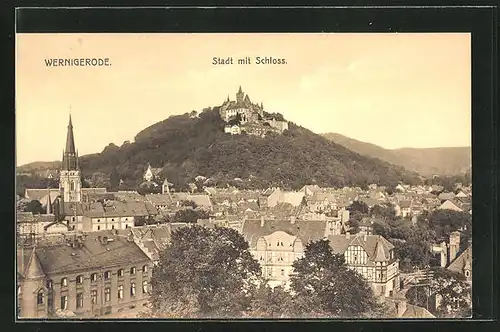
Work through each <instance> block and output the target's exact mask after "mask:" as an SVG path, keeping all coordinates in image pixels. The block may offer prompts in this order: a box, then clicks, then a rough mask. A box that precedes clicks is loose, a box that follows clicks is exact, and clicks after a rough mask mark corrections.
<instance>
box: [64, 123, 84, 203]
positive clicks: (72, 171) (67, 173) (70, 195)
mask: <svg viewBox="0 0 500 332" xmlns="http://www.w3.org/2000/svg"><path fill="white" fill-rule="evenodd" d="M59 190H60V191H61V197H62V198H63V202H80V201H81V191H82V181H81V178H80V168H79V167H78V152H77V151H76V150H75V138H74V136H73V124H72V123H71V115H70V116H69V124H68V134H67V136H66V149H65V150H64V151H63V160H62V168H61V173H60V177H59Z"/></svg>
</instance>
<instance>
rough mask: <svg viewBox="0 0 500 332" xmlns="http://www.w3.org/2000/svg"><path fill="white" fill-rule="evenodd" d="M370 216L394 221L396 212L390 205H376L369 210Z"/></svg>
mask: <svg viewBox="0 0 500 332" xmlns="http://www.w3.org/2000/svg"><path fill="white" fill-rule="evenodd" d="M370 216H373V217H380V218H383V219H385V220H394V219H396V210H395V209H394V206H392V205H391V204H377V205H374V206H373V207H372V208H371V210H370Z"/></svg>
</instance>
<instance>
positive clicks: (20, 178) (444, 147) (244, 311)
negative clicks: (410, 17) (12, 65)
mask: <svg viewBox="0 0 500 332" xmlns="http://www.w3.org/2000/svg"><path fill="white" fill-rule="evenodd" d="M16 162H17V164H16V193H17V199H16V207H17V212H16V214H17V218H16V227H17V228H16V229H17V239H16V245H17V257H16V264H17V274H16V275H17V278H16V279H17V319H20V320H22V319H26V318H34V319H49V320H50V319H61V318H64V319H83V320H85V319H100V320H105V319H122V318H133V319H145V318H160V319H166V318H168V319H178V318H191V319H206V318H218V319H236V318H248V319H289V318H304V319H311V318H331V319H358V318H376V319H400V318H401V319H407V318H411V319H425V318H437V319H439V318H470V317H471V315H472V304H471V302H472V295H471V285H472V233H471V231H472V205H471V200H472V186H471V168H472V164H471V35H470V34H469V33H119V34H118V33H43V34H42V33H18V34H17V35H16Z"/></svg>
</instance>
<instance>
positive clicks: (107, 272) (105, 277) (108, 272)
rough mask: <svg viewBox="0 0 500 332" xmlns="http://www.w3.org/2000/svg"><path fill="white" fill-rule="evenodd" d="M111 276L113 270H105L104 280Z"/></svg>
mask: <svg viewBox="0 0 500 332" xmlns="http://www.w3.org/2000/svg"><path fill="white" fill-rule="evenodd" d="M110 278H111V271H106V272H104V280H108V279H110Z"/></svg>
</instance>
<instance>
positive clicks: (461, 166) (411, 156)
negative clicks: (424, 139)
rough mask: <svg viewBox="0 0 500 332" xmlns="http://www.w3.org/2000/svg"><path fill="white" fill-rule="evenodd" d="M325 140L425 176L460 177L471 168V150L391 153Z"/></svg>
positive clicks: (345, 141)
mask: <svg viewBox="0 0 500 332" xmlns="http://www.w3.org/2000/svg"><path fill="white" fill-rule="evenodd" d="M322 136H323V137H325V138H326V139H328V140H330V141H332V142H335V143H337V144H340V145H342V146H344V147H346V148H348V149H350V150H352V151H355V152H357V153H359V154H362V155H364V156H368V157H372V158H379V159H381V160H383V161H387V162H389V163H391V164H394V165H400V166H403V167H405V168H406V169H408V170H410V171H414V172H418V173H419V174H421V175H423V176H432V175H457V174H463V173H465V172H467V171H468V170H469V169H470V168H471V148H470V147H450V148H426V149H419V148H403V149H394V150H389V149H384V148H382V147H380V146H377V145H375V144H371V143H366V142H362V141H358V140H355V139H353V138H349V137H346V136H343V135H340V134H336V133H327V134H322Z"/></svg>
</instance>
